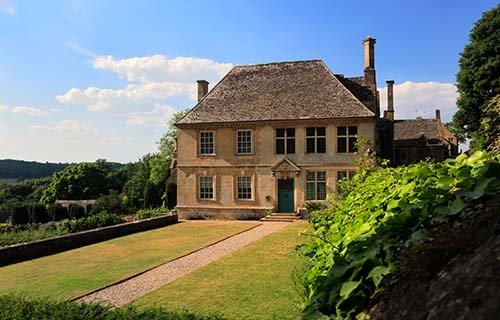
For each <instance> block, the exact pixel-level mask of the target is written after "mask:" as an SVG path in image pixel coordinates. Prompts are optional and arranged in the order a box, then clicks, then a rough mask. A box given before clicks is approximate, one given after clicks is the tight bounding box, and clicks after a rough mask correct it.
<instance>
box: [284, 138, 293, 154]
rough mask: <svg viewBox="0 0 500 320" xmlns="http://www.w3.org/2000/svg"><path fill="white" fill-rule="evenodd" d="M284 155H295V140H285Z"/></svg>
mask: <svg viewBox="0 0 500 320" xmlns="http://www.w3.org/2000/svg"><path fill="white" fill-rule="evenodd" d="M286 153H295V138H292V139H286Z"/></svg>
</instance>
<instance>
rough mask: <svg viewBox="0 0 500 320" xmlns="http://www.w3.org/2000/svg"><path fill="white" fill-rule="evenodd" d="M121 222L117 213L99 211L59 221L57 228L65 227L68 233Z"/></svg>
mask: <svg viewBox="0 0 500 320" xmlns="http://www.w3.org/2000/svg"><path fill="white" fill-rule="evenodd" d="M119 223H122V218H121V217H120V216H119V215H117V214H109V213H100V214H96V215H91V216H87V217H82V218H79V219H67V220H63V221H61V222H60V224H59V226H58V228H59V229H66V230H68V231H69V232H70V233H73V232H79V231H85V230H90V229H96V228H102V227H107V226H112V225H115V224H119Z"/></svg>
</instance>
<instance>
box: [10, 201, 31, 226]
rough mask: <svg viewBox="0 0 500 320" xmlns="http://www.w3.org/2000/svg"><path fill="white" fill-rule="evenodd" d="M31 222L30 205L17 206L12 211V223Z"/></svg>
mask: <svg viewBox="0 0 500 320" xmlns="http://www.w3.org/2000/svg"><path fill="white" fill-rule="evenodd" d="M29 222H30V212H29V206H27V205H20V206H15V207H13V208H12V209H11V212H10V223H12V224H13V225H20V224H27V223H29Z"/></svg>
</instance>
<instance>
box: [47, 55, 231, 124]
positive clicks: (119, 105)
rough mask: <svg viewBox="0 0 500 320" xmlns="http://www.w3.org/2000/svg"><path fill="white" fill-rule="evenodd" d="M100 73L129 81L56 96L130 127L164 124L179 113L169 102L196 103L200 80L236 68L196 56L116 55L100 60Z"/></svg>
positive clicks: (212, 79) (95, 63) (96, 64)
mask: <svg viewBox="0 0 500 320" xmlns="http://www.w3.org/2000/svg"><path fill="white" fill-rule="evenodd" d="M92 65H93V67H94V68H95V69H98V70H106V71H111V72H114V73H116V74H117V75H118V76H119V77H120V78H122V79H126V80H127V82H128V83H127V85H126V86H125V87H123V88H119V89H108V88H97V87H88V88H85V89H82V88H71V89H70V90H68V91H67V92H66V93H64V94H62V95H59V96H56V99H57V101H59V102H60V103H64V104H75V105H83V106H86V107H87V108H88V109H89V110H91V111H106V112H110V113H113V114H117V115H121V116H124V117H126V118H127V119H128V120H127V124H129V125H146V124H164V123H165V121H168V119H170V117H171V116H172V114H173V113H174V112H175V110H174V109H173V108H171V107H167V106H166V105H165V104H166V103H167V101H166V99H173V98H175V99H182V98H184V99H185V98H189V99H191V100H196V94H197V89H196V88H197V85H196V80H199V79H206V80H207V81H209V82H212V83H214V82H217V81H219V80H220V79H221V78H222V77H223V76H224V75H225V74H226V73H227V72H228V71H229V69H230V68H231V67H232V65H231V64H229V63H219V62H216V61H213V60H210V59H203V58H196V57H176V58H172V59H170V58H167V57H165V56H163V55H153V56H146V57H134V58H128V59H121V60H120V59H118V60H116V59H115V58H114V57H113V56H106V57H103V56H101V57H96V58H95V59H94V60H93V63H92Z"/></svg>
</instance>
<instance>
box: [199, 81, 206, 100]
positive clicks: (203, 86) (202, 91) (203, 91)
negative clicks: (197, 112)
mask: <svg viewBox="0 0 500 320" xmlns="http://www.w3.org/2000/svg"><path fill="white" fill-rule="evenodd" d="M196 82H198V102H200V101H201V99H203V97H204V96H206V95H207V93H208V81H207V80H198V81H196Z"/></svg>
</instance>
